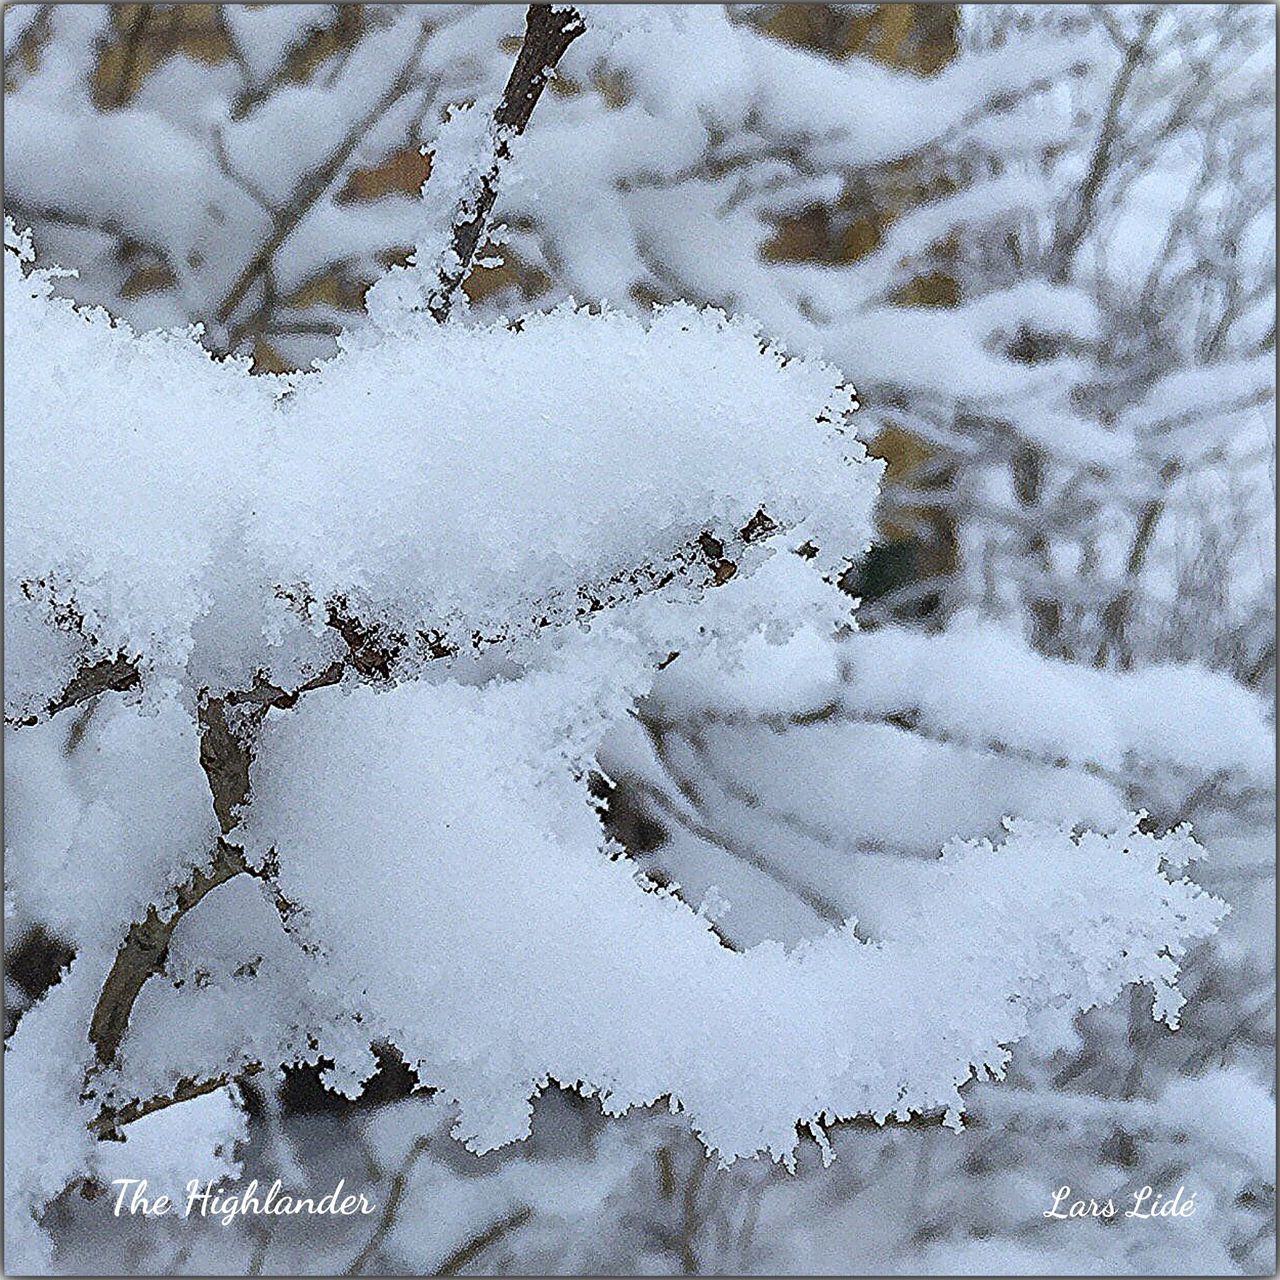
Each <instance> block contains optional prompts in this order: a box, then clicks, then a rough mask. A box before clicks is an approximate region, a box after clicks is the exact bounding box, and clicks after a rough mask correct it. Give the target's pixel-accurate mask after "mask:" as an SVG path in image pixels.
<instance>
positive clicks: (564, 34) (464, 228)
mask: <svg viewBox="0 0 1280 1280" xmlns="http://www.w3.org/2000/svg"><path fill="white" fill-rule="evenodd" d="M585 30H586V25H585V24H584V23H583V21H582V17H581V15H580V14H579V13H578V12H577V11H576V10H575V9H571V8H568V7H563V8H557V7H553V6H552V5H549V4H531V5H530V6H529V10H528V12H527V14H526V15H525V33H524V43H523V44H522V45H521V46H520V53H519V54H518V55H517V57H516V61H515V65H514V66H513V67H512V68H511V75H510V77H509V78H508V79H507V86H506V88H505V89H504V90H503V92H502V99H501V101H500V102H499V103H498V106H497V108H496V110H495V111H494V113H493V122H492V125H491V126H490V128H491V139H492V143H493V155H492V157H491V158H490V161H489V165H488V167H487V168H486V169H485V171H484V173H483V174H481V176H480V178H479V180H478V182H477V184H476V186H475V188H474V189H473V190H471V191H467V192H464V193H463V196H462V199H461V200H460V201H459V202H458V211H457V214H456V215H455V217H454V223H453V239H452V242H451V244H450V246H449V251H448V252H447V253H446V255H445V256H444V258H443V259H442V261H441V262H440V264H439V267H438V273H439V279H438V283H437V285H436V287H435V291H434V292H433V294H432V296H431V297H430V298H429V299H428V302H427V309H428V310H429V311H430V312H431V315H432V316H433V317H434V318H435V319H436V320H440V321H443V320H445V319H446V318H447V317H448V315H449V311H450V309H451V308H452V306H453V300H454V298H455V297H456V296H457V292H458V289H459V288H461V286H462V282H463V281H464V280H465V279H466V278H467V274H468V272H469V271H470V270H471V265H472V263H473V262H474V260H475V256H476V250H477V249H478V248H479V247H480V241H481V237H482V235H483V232H484V229H485V226H486V225H487V223H488V220H489V214H490V212H491V211H492V210H493V202H494V200H495V199H496V198H497V195H498V176H499V174H500V172H501V170H502V166H503V165H504V164H505V163H506V162H507V160H508V159H510V156H511V139H512V138H515V137H519V135H520V134H522V133H523V132H524V130H525V126H526V125H527V124H528V123H529V117H530V116H531V115H532V114H533V109H534V107H535V106H537V104H538V99H539V98H540V97H541V96H542V90H543V89H544V88H545V87H546V84H547V80H548V79H549V78H550V76H551V72H552V71H553V70H554V68H555V65H556V63H557V62H559V61H560V58H561V57H562V55H563V54H564V51H565V50H566V49H567V48H568V47H569V46H570V45H571V44H572V43H573V41H574V40H576V39H577V37H578V36H580V35H581V34H582V33H583V31H585Z"/></svg>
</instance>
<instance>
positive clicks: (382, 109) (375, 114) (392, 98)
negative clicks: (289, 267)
mask: <svg viewBox="0 0 1280 1280" xmlns="http://www.w3.org/2000/svg"><path fill="white" fill-rule="evenodd" d="M431 30H432V28H431V27H430V26H428V25H426V24H424V25H423V28H422V32H421V34H420V35H419V36H418V38H417V40H416V41H415V42H414V46H413V48H412V50H411V51H410V53H409V56H408V57H407V58H406V59H405V61H404V63H403V65H402V66H401V67H400V70H399V72H397V74H396V76H395V79H393V80H392V81H391V83H390V84H389V85H388V86H387V88H386V90H385V91H384V92H383V93H382V95H381V96H380V97H379V98H378V100H377V102H375V103H374V105H373V106H372V107H371V108H370V109H369V111H368V112H366V113H365V115H363V116H362V117H361V118H360V119H359V120H357V121H356V123H355V124H354V125H353V126H352V127H351V129H350V130H348V132H347V134H346V136H345V137H344V138H343V139H342V141H341V142H340V143H339V144H338V146H337V147H336V148H335V149H334V150H333V152H331V153H330V155H329V157H328V158H327V159H326V160H325V161H324V163H323V164H321V165H319V166H317V167H316V168H315V169H314V170H312V171H311V172H310V173H309V174H308V175H307V176H306V178H305V179H304V181H303V182H302V183H301V184H300V185H299V186H298V189H297V190H296V192H294V195H293V198H292V199H291V200H290V201H289V203H288V204H287V205H286V206H285V207H284V208H283V209H280V210H277V211H273V212H272V218H273V221H274V226H273V228H272V231H271V234H270V235H269V236H268V237H267V239H266V240H265V241H264V242H263V244H262V246H261V247H260V248H259V249H258V251H257V253H255V254H254V255H253V258H252V259H251V260H250V261H249V262H248V263H247V264H246V265H245V267H244V269H243V270H242V271H241V272H240V275H239V276H238V277H237V278H236V281H235V283H234V284H233V285H232V286H231V289H230V291H229V292H228V293H227V295H226V297H225V298H224V299H223V300H222V302H221V304H220V305H219V306H218V309H217V311H216V313H215V315H216V317H217V320H218V322H219V323H220V324H228V323H229V322H230V320H231V317H232V316H233V315H234V314H235V312H236V310H237V309H238V308H239V306H240V304H241V303H242V302H243V301H244V299H245V297H246V296H247V295H248V293H249V291H250V289H252V288H253V285H254V283H255V281H257V280H258V279H259V277H261V276H263V275H264V274H265V273H266V272H267V270H268V268H269V267H270V266H271V263H272V260H273V259H274V258H275V255H276V253H277V251H278V250H279V249H280V247H281V246H282V245H283V244H284V242H285V241H286V240H287V239H288V238H289V236H290V235H292V234H293V230H294V228H295V227H296V226H297V225H298V223H299V222H301V221H302V219H303V217H304V216H305V215H306V214H307V213H308V212H309V211H310V209H311V208H312V206H313V205H314V204H315V202H316V201H317V200H319V199H320V197H321V196H322V195H323V194H324V193H325V192H326V191H327V190H328V189H329V186H330V184H331V183H332V182H333V180H334V179H335V178H336V177H337V176H338V173H339V171H340V170H341V168H342V166H343V165H344V164H345V163H346V162H347V160H348V159H349V158H350V156H351V154H352V152H353V151H355V149H356V147H357V146H358V145H359V143H360V140H361V139H362V138H363V137H364V136H365V135H366V134H367V133H368V131H369V130H370V128H372V126H373V125H374V124H376V123H377V121H378V120H379V119H381V117H382V116H383V115H385V114H386V112H387V111H388V110H389V109H390V108H391V107H392V106H394V104H395V103H396V102H397V101H399V99H400V98H401V97H403V96H404V94H405V93H406V92H407V91H408V89H409V87H410V85H411V84H412V82H413V77H414V74H415V72H416V70H417V67H418V56H419V54H420V53H421V52H422V48H423V45H424V44H425V43H426V41H427V38H428V37H429V36H430V34H431ZM243 332H244V325H240V326H239V327H238V328H236V329H234V330H233V332H232V334H231V336H230V339H229V341H228V344H227V345H228V347H234V346H235V344H236V342H238V341H239V339H240V338H241V337H242V336H243Z"/></svg>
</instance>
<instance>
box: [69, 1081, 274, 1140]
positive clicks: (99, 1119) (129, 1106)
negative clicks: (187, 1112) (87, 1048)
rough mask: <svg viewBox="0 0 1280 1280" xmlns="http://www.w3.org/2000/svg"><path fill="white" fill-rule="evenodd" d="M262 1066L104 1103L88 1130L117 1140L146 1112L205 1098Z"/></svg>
mask: <svg viewBox="0 0 1280 1280" xmlns="http://www.w3.org/2000/svg"><path fill="white" fill-rule="evenodd" d="M261 1070H262V1064H261V1063H257V1062H250V1063H248V1064H247V1065H246V1066H244V1067H241V1069H240V1070H239V1071H238V1072H236V1073H235V1074H234V1075H233V1074H232V1073H231V1072H224V1073H223V1074H222V1075H218V1076H212V1077H210V1078H208V1079H205V1080H196V1079H194V1078H192V1077H190V1076H187V1077H184V1078H183V1079H181V1080H179V1081H178V1083H177V1084H176V1085H175V1086H174V1088H173V1090H172V1091H171V1092H170V1093H166V1094H161V1095H160V1096H159V1097H155V1098H145V1099H141V1100H139V1101H136V1102H126V1103H125V1104H124V1105H123V1106H119V1107H103V1108H102V1110H101V1111H99V1112H98V1114H97V1115H96V1116H95V1117H94V1118H93V1119H92V1120H91V1121H90V1122H89V1131H90V1132H91V1133H92V1134H93V1135H94V1136H95V1137H97V1138H99V1139H106V1140H114V1139H116V1138H118V1137H119V1136H120V1129H121V1128H123V1127H124V1126H125V1125H127V1124H132V1123H133V1122H134V1121H135V1120H141V1119H142V1117H143V1116H149V1115H151V1114H153V1113H154V1112H156V1111H163V1110H164V1109H165V1108H166V1107H174V1106H177V1105H178V1104H179V1103H180V1102H190V1101H191V1099H192V1098H202V1097H203V1096H204V1095H205V1094H206V1093H213V1092H215V1091H216V1090H218V1089H222V1088H225V1087H226V1086H227V1085H229V1084H231V1083H233V1082H234V1081H238V1080H243V1079H245V1078H247V1077H248V1076H252V1075H256V1074H257V1073H258V1072H259V1071H261Z"/></svg>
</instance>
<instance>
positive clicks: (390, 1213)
mask: <svg viewBox="0 0 1280 1280" xmlns="http://www.w3.org/2000/svg"><path fill="white" fill-rule="evenodd" d="M429 1145H430V1139H429V1138H428V1137H427V1136H426V1135H425V1134H422V1135H420V1136H419V1137H417V1138H415V1139H414V1142H413V1146H411V1147H410V1148H409V1154H408V1155H407V1156H406V1157H405V1159H404V1163H403V1164H402V1165H401V1166H400V1168H399V1169H397V1170H396V1174H395V1177H393V1178H392V1179H391V1185H390V1187H389V1188H388V1190H387V1202H386V1204H385V1205H383V1207H382V1217H381V1218H379V1219H378V1225H377V1226H376V1227H374V1229H373V1234H372V1235H371V1236H370V1237H369V1241H368V1243H367V1244H366V1245H365V1246H364V1248H363V1249H361V1250H360V1252H359V1253H358V1254H356V1256H355V1258H354V1259H353V1260H352V1262H351V1265H350V1266H349V1267H347V1269H346V1271H345V1272H344V1273H343V1274H344V1275H349V1276H358V1275H359V1274H360V1273H361V1272H362V1271H363V1270H364V1269H365V1267H367V1266H368V1265H369V1262H370V1260H371V1259H372V1258H373V1256H374V1254H376V1253H377V1252H378V1250H379V1249H380V1248H381V1247H382V1242H383V1241H384V1240H385V1239H386V1238H387V1236H388V1234H389V1233H390V1231H391V1228H392V1227H393V1226H395V1221H396V1214H397V1213H399V1212H400V1201H401V1200H403V1199H404V1189H405V1187H406V1186H407V1185H408V1182H409V1175H410V1174H411V1173H412V1172H413V1167H414V1165H416V1164H417V1163H418V1161H419V1160H420V1159H422V1155H423V1153H424V1152H425V1151H426V1149H427V1147H428V1146H429Z"/></svg>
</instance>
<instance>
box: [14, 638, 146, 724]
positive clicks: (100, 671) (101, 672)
mask: <svg viewBox="0 0 1280 1280" xmlns="http://www.w3.org/2000/svg"><path fill="white" fill-rule="evenodd" d="M138 683H139V678H138V667H137V663H136V661H135V660H134V659H133V658H126V657H124V656H123V655H117V656H116V657H114V658H103V659H102V660H101V661H100V662H95V663H92V664H91V665H90V666H87V667H84V668H83V669H82V670H80V671H77V672H76V674H75V675H74V676H72V677H71V680H70V682H69V683H68V684H67V687H66V688H65V689H64V690H63V691H62V692H61V693H60V694H58V696H57V697H56V698H54V699H52V701H50V702H49V703H47V704H46V705H45V716H46V717H47V716H56V715H57V714H58V712H60V711H67V710H69V709H70V708H71V707H78V706H79V705H80V704H81V703H82V702H88V700H89V699H90V698H96V697H97V696H98V694H100V693H108V692H110V691H112V690H115V691H116V692H119V693H123V692H124V691H125V690H127V689H135V688H137V686H138ZM42 718H43V717H41V716H24V717H22V718H21V719H15V720H9V721H6V723H7V724H9V725H10V727H12V728H16V729H29V728H31V726H33V725H37V724H39V723H40V721H41V719H42Z"/></svg>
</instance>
